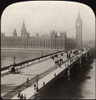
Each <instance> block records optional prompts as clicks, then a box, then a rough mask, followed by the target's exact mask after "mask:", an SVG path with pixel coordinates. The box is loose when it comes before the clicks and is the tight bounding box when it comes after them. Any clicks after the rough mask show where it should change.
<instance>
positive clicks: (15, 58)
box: [13, 56, 16, 65]
mask: <svg viewBox="0 0 96 100" xmlns="http://www.w3.org/2000/svg"><path fill="white" fill-rule="evenodd" d="M15 59H16V57H15V56H14V57H13V60H14V65H15Z"/></svg>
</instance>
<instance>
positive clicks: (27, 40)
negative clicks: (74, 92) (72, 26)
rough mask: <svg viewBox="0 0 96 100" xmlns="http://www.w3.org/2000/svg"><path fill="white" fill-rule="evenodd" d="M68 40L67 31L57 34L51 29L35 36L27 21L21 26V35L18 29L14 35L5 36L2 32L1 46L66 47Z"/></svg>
mask: <svg viewBox="0 0 96 100" xmlns="http://www.w3.org/2000/svg"><path fill="white" fill-rule="evenodd" d="M65 41H66V33H65V32H64V33H63V32H61V33H60V35H59V36H58V35H57V32H56V31H54V30H53V31H51V32H50V35H49V34H42V35H40V34H39V33H36V35H35V36H34V37H31V36H30V34H29V33H28V32H27V30H26V27H25V23H24V21H23V25H22V28H21V36H18V35H17V31H16V29H15V30H14V32H13V36H10V37H9V36H5V35H4V34H3V33H1V47H4V48H6V47H8V48H40V49H64V48H65Z"/></svg>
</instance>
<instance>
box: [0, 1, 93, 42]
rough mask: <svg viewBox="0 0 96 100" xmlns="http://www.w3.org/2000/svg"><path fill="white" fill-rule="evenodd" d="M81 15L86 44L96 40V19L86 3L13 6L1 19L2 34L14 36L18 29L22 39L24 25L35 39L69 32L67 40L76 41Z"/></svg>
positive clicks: (52, 2) (19, 4)
mask: <svg viewBox="0 0 96 100" xmlns="http://www.w3.org/2000/svg"><path fill="white" fill-rule="evenodd" d="M78 12H80V15H81V19H82V23H83V29H82V38H83V41H86V40H95V15H94V13H93V11H92V9H91V8H90V7H88V6H87V5H85V4H82V3H74V2H67V1H29V2H19V3H14V4H11V5H9V6H8V7H7V8H5V10H4V11H3V14H2V17H1V32H3V33H5V35H6V36H12V34H13V31H14V29H16V30H17V34H18V36H20V35H21V28H22V24H23V21H24V22H25V26H26V29H27V31H28V32H30V35H31V36H34V35H35V34H36V33H39V34H50V31H52V30H56V31H57V33H58V35H59V33H60V32H66V33H67V37H73V38H75V37H76V19H77V14H78Z"/></svg>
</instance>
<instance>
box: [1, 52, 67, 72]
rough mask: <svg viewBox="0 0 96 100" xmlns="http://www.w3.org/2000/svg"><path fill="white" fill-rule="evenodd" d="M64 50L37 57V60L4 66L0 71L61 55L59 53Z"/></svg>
mask: <svg viewBox="0 0 96 100" xmlns="http://www.w3.org/2000/svg"><path fill="white" fill-rule="evenodd" d="M64 51H65V50H63V51H58V52H54V53H51V54H47V55H43V56H41V57H37V58H33V59H30V60H26V61H22V62H19V63H15V64H11V65H9V66H5V67H2V68H1V71H4V70H7V69H8V68H10V67H12V66H14V67H17V66H22V65H25V64H28V63H29V62H34V61H36V60H41V59H42V58H46V57H48V56H52V55H54V54H57V53H61V52H64Z"/></svg>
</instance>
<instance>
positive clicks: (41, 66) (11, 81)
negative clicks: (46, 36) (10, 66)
mask: <svg viewBox="0 0 96 100" xmlns="http://www.w3.org/2000/svg"><path fill="white" fill-rule="evenodd" d="M86 52H87V51H86V50H85V51H84V52H83V54H85V53H86ZM72 56H74V57H73V58H74V59H73V62H75V61H76V60H77V59H78V58H77V56H78V57H80V56H82V52H81V51H80V52H79V54H78V55H76V56H75V54H72V55H71V57H72ZM60 58H63V61H65V60H67V56H66V54H64V55H63V56H61V55H60V54H59V57H58V58H56V59H54V60H53V59H51V58H48V59H46V60H44V61H42V62H38V63H36V64H33V65H30V67H25V68H24V69H22V70H21V72H20V73H19V74H9V75H6V76H4V77H1V97H2V98H3V97H4V96H5V95H6V94H7V93H8V92H9V91H12V90H13V89H14V88H16V86H19V85H21V84H22V83H24V82H26V79H27V78H29V79H31V78H33V77H34V76H36V75H37V74H40V73H42V72H44V71H46V70H48V69H50V68H52V67H53V66H55V67H56V69H55V70H54V71H52V72H50V73H49V74H47V75H46V76H44V77H43V78H41V79H40V80H39V81H38V88H39V89H41V88H42V87H43V85H44V84H43V83H44V82H45V84H47V83H48V82H49V81H50V80H52V79H53V78H54V77H56V76H57V75H58V74H60V73H61V72H62V71H63V70H65V69H66V68H68V65H69V66H70V65H71V64H72V63H73V62H72V63H70V60H67V61H66V63H64V64H62V66H61V67H58V66H56V65H55V61H56V60H57V59H60ZM66 65H67V66H66ZM55 75H56V76H55ZM7 85H8V86H11V87H10V89H9V90H8V88H4V86H7ZM33 85H34V84H32V85H31V86H30V87H28V88H26V89H24V90H23V91H21V93H23V94H26V98H27V99H29V98H31V97H32V96H33V95H34V94H35V93H36V90H34V86H33ZM4 98H6V96H5V97H4ZM10 99H18V97H17V94H16V95H15V96H13V97H10Z"/></svg>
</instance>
